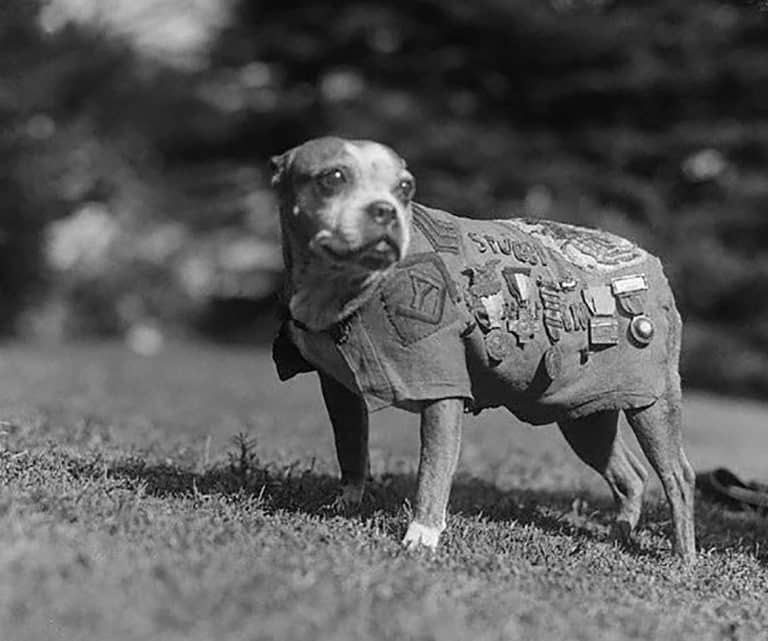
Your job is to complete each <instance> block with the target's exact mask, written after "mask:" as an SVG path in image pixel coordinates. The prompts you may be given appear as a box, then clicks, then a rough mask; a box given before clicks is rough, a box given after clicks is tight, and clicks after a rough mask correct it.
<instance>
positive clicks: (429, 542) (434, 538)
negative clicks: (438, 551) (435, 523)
mask: <svg viewBox="0 0 768 641" xmlns="http://www.w3.org/2000/svg"><path fill="white" fill-rule="evenodd" d="M442 531H443V528H436V527H430V526H428V525H422V524H421V523H417V522H416V521H411V523H410V525H408V531H407V532H406V533H405V536H404V537H403V547H405V548H407V549H409V550H414V549H416V548H419V547H425V548H429V549H430V550H434V549H435V548H436V547H437V542H438V539H439V538H440V533H441V532H442Z"/></svg>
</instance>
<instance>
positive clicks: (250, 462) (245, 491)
mask: <svg viewBox="0 0 768 641" xmlns="http://www.w3.org/2000/svg"><path fill="white" fill-rule="evenodd" d="M249 457H250V458H249ZM249 457H243V456H241V457H239V458H232V459H231V460H230V462H229V464H224V465H218V466H215V467H212V468H210V469H207V470H205V471H202V472H196V471H193V470H190V469H187V468H184V467H181V466H178V465H174V464H170V463H160V464H154V463H148V462H147V461H145V460H143V459H141V458H138V457H131V458H126V459H120V460H117V461H113V462H111V463H109V464H107V465H106V467H105V465H104V463H103V462H102V463H101V464H99V465H94V464H90V463H86V462H83V461H71V462H70V467H69V470H70V473H72V474H73V475H74V476H88V477H92V478H96V477H102V478H103V477H104V475H105V474H106V475H107V476H108V477H111V478H112V479H114V480H122V481H125V482H127V483H128V484H129V485H130V486H131V487H134V488H138V487H142V488H143V491H144V492H146V493H147V494H149V495H152V496H156V497H161V498H166V497H179V498H181V497H191V496H196V495H211V494H215V495H224V496H229V497H232V498H234V499H237V498H238V497H240V498H243V499H244V500H245V499H247V500H250V501H252V500H253V499H254V498H255V499H257V500H258V502H259V507H260V508H261V509H264V510H266V511H268V512H289V513H302V514H309V515H314V516H317V517H320V518H330V517H333V516H337V513H336V512H335V511H333V510H332V509H331V508H330V503H331V501H332V500H333V498H334V497H335V495H336V493H337V492H338V489H339V483H338V480H337V478H335V477H332V476H330V475H328V474H323V473H319V472H317V471H315V470H314V466H313V465H307V464H305V463H299V462H296V463H294V464H291V465H284V464H273V463H264V462H261V461H259V460H258V459H257V458H256V457H255V456H250V455H249ZM414 489H415V478H414V475H413V474H403V473H394V474H384V475H382V476H380V477H377V478H375V479H372V480H371V481H370V482H369V484H368V486H367V489H366V498H365V500H364V502H363V504H362V506H361V510H360V513H359V516H360V517H362V518H366V517H369V516H371V515H373V514H374V513H382V512H383V513H384V514H386V515H390V516H392V517H396V516H399V515H400V516H403V518H402V519H400V520H402V522H403V523H402V525H403V526H404V524H405V516H406V515H407V511H408V507H407V506H408V505H409V499H410V497H411V496H412V495H413V492H414ZM697 498H698V502H697V519H696V521H697V522H696V525H697V540H698V547H699V549H701V550H704V551H716V552H726V551H730V552H744V553H746V554H748V555H750V556H754V557H756V558H758V559H759V560H760V561H761V562H763V563H766V564H768V519H767V518H766V517H765V516H763V515H760V514H758V513H756V512H735V511H730V510H727V509H723V508H722V507H721V506H718V505H716V504H713V503H711V502H709V501H706V500H703V499H702V498H701V497H700V496H699V497H697ZM450 510H451V513H452V514H462V515H464V516H466V517H470V518H471V517H477V516H481V517H482V518H483V519H486V520H488V521H492V522H509V523H510V524H513V523H514V524H518V525H533V526H535V527H537V528H540V529H541V530H543V531H545V532H548V533H550V534H562V535H568V536H577V537H581V538H586V539H590V540H595V541H606V540H608V530H609V526H610V523H611V521H612V518H613V506H612V504H611V502H610V501H609V500H608V499H606V498H605V497H601V496H596V495H593V494H591V493H590V492H586V491H579V492H574V491H570V490H566V489H564V490H560V491H543V490H529V489H512V490H508V491H503V490H501V489H499V488H498V487H497V486H495V485H494V484H493V483H490V482H488V481H485V480H482V479H478V478H475V477H471V476H466V475H459V476H458V477H457V478H456V479H455V480H454V483H453V487H452V492H451V502H450ZM350 518H357V516H354V517H353V516H350ZM640 528H641V529H642V530H650V531H652V532H653V533H654V534H663V535H665V536H666V537H667V538H670V537H671V535H672V532H671V529H672V528H671V523H670V516H669V511H668V509H667V506H666V504H665V503H663V502H661V501H656V502H651V501H646V505H645V507H644V515H643V518H642V519H641V523H640ZM662 531H663V532H662ZM631 552H632V553H633V554H635V555H637V556H646V557H652V558H657V557H659V558H660V557H663V556H666V555H667V554H668V551H667V550H661V549H648V548H645V547H644V546H643V547H641V546H637V545H632V546H631Z"/></svg>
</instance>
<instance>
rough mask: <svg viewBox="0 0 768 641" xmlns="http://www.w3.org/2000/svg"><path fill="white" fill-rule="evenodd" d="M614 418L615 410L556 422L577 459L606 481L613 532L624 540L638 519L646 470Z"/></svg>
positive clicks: (630, 533) (646, 476) (625, 540)
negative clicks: (612, 511) (610, 495)
mask: <svg viewBox="0 0 768 641" xmlns="http://www.w3.org/2000/svg"><path fill="white" fill-rule="evenodd" d="M618 419H619V413H618V412H617V411H604V412H597V413H595V414H591V415H589V416H585V417H584V418H580V419H575V420H571V421H561V422H560V423H558V425H559V427H560V431H561V432H562V433H563V436H565V439H566V440H567V441H568V444H569V445H570V446H571V447H572V448H573V450H574V452H576V454H578V455H579V458H580V459H581V460H582V461H584V462H585V463H586V464H587V465H589V466H590V467H592V468H593V469H594V470H595V471H597V472H598V473H600V474H601V475H602V476H603V478H605V480H606V481H607V482H608V486H609V487H610V488H611V492H612V493H613V498H614V500H615V502H616V508H617V514H616V520H615V522H614V534H615V536H617V537H618V538H620V539H621V540H622V541H624V542H628V541H630V540H631V537H632V531H633V530H634V529H635V526H636V525H637V521H638V519H639V518H640V510H641V509H642V506H643V490H644V489H645V481H646V479H647V478H648V473H647V472H646V471H645V468H643V466H642V464H641V463H640V461H638V460H637V457H636V456H635V455H634V454H633V453H632V452H631V450H629V448H628V447H627V445H626V443H625V442H624V440H623V439H622V437H621V433H620V432H619V430H618Z"/></svg>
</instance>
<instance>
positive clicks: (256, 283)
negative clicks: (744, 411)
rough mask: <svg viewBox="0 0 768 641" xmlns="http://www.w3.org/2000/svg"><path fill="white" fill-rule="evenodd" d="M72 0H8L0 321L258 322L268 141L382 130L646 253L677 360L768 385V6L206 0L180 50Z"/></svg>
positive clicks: (265, 290)
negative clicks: (656, 264) (670, 297)
mask: <svg viewBox="0 0 768 641" xmlns="http://www.w3.org/2000/svg"><path fill="white" fill-rule="evenodd" d="M88 4H89V3H88V2H87V1H86V0H58V2H53V3H49V4H46V5H44V6H38V5H36V4H35V3H34V2H30V1H28V0H5V2H4V3H3V7H2V8H0V122H1V123H2V129H1V131H2V133H1V134H0V163H1V164H2V168H3V171H2V174H1V176H2V177H1V178H0V185H1V187H0V188H1V189H2V195H3V200H2V203H3V206H2V209H1V210H0V243H2V249H3V251H2V252H0V303H2V305H3V308H4V310H5V312H6V313H5V314H4V315H3V320H2V323H0V324H1V325H2V327H3V329H5V331H14V330H17V331H22V332H26V333H31V334H33V335H41V334H43V335H54V336H69V335H93V334H94V333H97V334H114V333H128V334H131V333H132V332H133V333H136V332H139V334H140V335H141V332H142V331H144V332H145V333H146V331H149V330H153V331H159V329H162V330H163V331H167V330H169V329H175V330H176V331H179V330H180V329H184V328H186V329H187V330H189V329H203V330H205V331H208V332H211V333H214V334H216V335H218V336H220V337H227V338H229V337H233V336H239V335H241V334H242V333H243V330H245V329H248V330H250V329H251V328H253V327H254V326H259V327H263V326H264V324H265V321H264V318H265V315H264V314H263V310H264V308H265V307H268V301H269V300H270V296H271V294H272V292H273V290H274V288H275V286H276V283H277V282H278V279H279V271H280V261H279V253H278V252H277V251H276V240H277V236H276V233H277V232H276V228H275V220H274V203H273V200H272V196H271V194H270V192H269V189H268V176H267V175H266V172H265V165H266V159H267V158H268V156H269V155H271V154H273V153H277V152H280V151H283V150H284V149H286V148H288V147H290V146H292V145H295V144H297V143H299V142H301V141H303V140H304V139H306V138H309V137H311V136H315V135H319V134H325V133H328V132H335V133H339V134H343V135H347V136H357V137H366V138H374V139H377V140H381V141H383V142H386V143H388V144H390V145H392V146H394V147H395V148H397V149H398V150H399V151H400V152H401V153H402V154H403V155H404V156H405V157H406V158H408V161H409V164H410V166H411V168H412V169H413V170H414V173H415V174H416V176H417V178H418V182H419V198H420V200H422V201H423V202H426V203H428V204H431V205H435V206H439V207H444V208H446V209H450V210H452V211H455V212H459V213H463V214H466V215H471V216H480V217H484V216H491V215H493V216H507V215H515V214H526V215H535V216H545V217H549V218H556V219H560V220H565V221H570V222H576V223H585V224H590V225H597V226H601V227H605V228H608V229H611V230H612V231H616V232H618V233H621V234H624V235H627V236H629V237H631V238H633V239H635V240H637V241H638V242H640V243H642V244H644V245H645V246H647V247H648V248H649V249H651V250H653V251H655V252H658V253H659V254H660V255H661V256H662V257H663V258H664V261H665V263H666V265H667V268H668V271H669V275H670V278H671V280H672V282H673V286H674V287H675V289H676V291H677V294H678V298H679V303H680V307H681V310H682V312H683V314H684V317H685V319H686V321H687V325H686V327H687V330H686V336H685V349H684V376H685V379H686V381H687V382H688V384H690V385H698V386H706V387H711V388H716V389H719V390H721V391H728V392H739V393H750V394H762V393H765V392H766V391H768V350H766V345H768V313H767V312H768V295H767V294H768V291H766V290H767V289H768V252H766V249H767V248H768V217H767V216H766V213H765V210H766V206H767V205H768V178H766V176H765V171H764V168H765V166H766V161H768V116H767V115H766V112H765V107H764V106H765V104H766V102H767V101H768V21H767V19H766V16H765V13H764V12H763V11H762V10H761V7H760V5H758V4H756V3H750V2H741V3H739V2H720V1H715V0H702V1H697V2H693V0H678V1H675V2H672V1H671V0H668V1H662V0H651V1H648V2H633V1H629V0H622V1H611V0H552V1H551V2H549V3H547V2H535V1H534V0H478V1H477V2H474V3H465V2H460V1H459V0H447V1H441V2H437V1H432V0H412V1H410V2H405V1H395V2H383V1H377V0H370V1H367V2H349V1H342V2H336V3H314V2H308V1H307V2H301V1H298V2H294V3H289V4H286V3H276V2H275V3H272V2H246V1H245V0H242V1H241V2H235V1H234V0H233V1H232V2H224V1H223V0H222V2H218V3H215V2H213V3H211V2H209V3H208V5H210V6H209V7H208V9H207V11H209V13H208V14H206V13H205V12H203V14H202V15H203V16H204V17H205V20H203V21H202V22H201V24H203V23H204V24H209V25H213V26H212V27H211V28H210V30H209V32H206V34H207V35H206V37H205V38H201V37H198V38H197V40H195V43H196V46H197V48H196V49H195V51H194V55H190V56H188V57H186V58H185V57H183V56H181V57H180V56H174V55H171V54H170V53H169V52H168V51H167V50H165V49H162V48H161V49H157V47H155V48H154V49H153V48H152V47H150V46H148V45H147V42H146V38H144V40H142V39H137V38H136V37H135V34H134V35H132V34H131V31H130V29H128V28H127V27H126V26H125V25H126V21H125V20H122V22H121V25H122V26H121V28H120V29H116V28H114V25H110V23H109V21H108V20H106V19H105V18H104V17H103V16H101V17H98V16H97V17H94V15H95V14H88V13H87V12H84V10H83V7H85V6H87V5H88ZM91 4H93V3H91ZM96 4H98V3H96ZM159 4H162V5H163V7H164V11H165V14H168V12H169V9H168V7H169V6H170V5H173V3H172V2H163V3H160V0H154V1H151V0H145V2H142V3H137V5H146V12H149V13H145V14H144V15H145V16H146V15H158V14H157V13H153V12H156V11H157V7H156V6H155V5H159ZM180 4H184V6H186V4H185V3H180ZM197 4H198V5H199V4H200V3H199V2H198V3H197ZM214 5H215V6H218V11H219V14H217V15H219V18H218V19H216V20H214V19H212V18H211V17H210V15H211V14H210V11H212V9H211V7H213V6H214ZM94 6H95V5H94ZM196 6H197V5H196ZM201 6H202V5H201ZM57 7H58V8H57ZM62 7H64V9H63V8H62ZM66 7H69V13H67V11H65V9H66ZM72 7H77V8H78V11H80V13H79V14H77V12H75V11H73V10H72ZM183 10H184V7H179V8H178V15H182V14H183V13H184V12H183ZM94 11H95V10H94ZM57 12H58V13H57ZM165 14H164V15H165ZM171 15H173V13H172V12H171ZM185 15H186V14H185ZM72 16H75V17H72ZM78 16H79V17H78ZM140 18H141V13H140V12H137V13H136V15H134V16H133V18H132V19H135V20H137V21H139V20H140ZM137 24H139V23H138V22H137ZM184 25H186V27H185V26H184ZM198 26H199V25H198ZM169 28H170V29H171V30H170V31H169V32H168V33H176V34H178V33H190V28H189V24H188V23H183V24H181V25H180V24H176V27H175V30H174V28H173V24H171V27H169ZM184 29H186V31H184ZM136 32H137V33H142V34H146V29H144V28H138V27H137V29H136ZM192 32H194V30H192ZM194 33H197V35H198V36H199V35H200V33H199V30H198V32H194ZM159 40H160V41H161V42H172V40H168V39H167V38H164V36H163V34H162V32H160V33H159ZM201 42H202V45H201ZM201 47H202V48H201ZM267 324H268V323H267ZM248 333H249V334H252V333H253V332H251V331H248ZM257 333H258V332H257Z"/></svg>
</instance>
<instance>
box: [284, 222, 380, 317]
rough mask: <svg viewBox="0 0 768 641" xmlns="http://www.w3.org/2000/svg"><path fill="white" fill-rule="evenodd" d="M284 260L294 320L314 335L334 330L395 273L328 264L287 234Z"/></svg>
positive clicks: (287, 298) (290, 309)
mask: <svg viewBox="0 0 768 641" xmlns="http://www.w3.org/2000/svg"><path fill="white" fill-rule="evenodd" d="M283 256H284V260H285V267H286V282H285V290H284V293H283V295H284V300H285V302H286V303H287V305H288V310H289V312H290V315H291V318H292V319H293V320H294V321H296V322H297V323H299V324H300V325H301V326H303V327H305V328H307V329H309V330H312V331H324V330H328V329H331V328H333V327H334V326H335V325H337V324H338V323H340V322H341V321H343V320H345V319H347V318H349V317H350V316H351V315H352V314H354V313H355V312H356V311H357V310H359V309H360V308H361V307H362V306H363V305H365V303H367V302H368V301H369V300H370V298H371V296H373V294H374V293H375V291H376V289H377V287H378V286H379V284H380V283H381V281H382V280H383V279H384V278H386V276H387V275H388V274H389V273H390V271H391V268H389V269H386V270H378V271H368V272H362V271H358V272H350V271H349V270H348V269H345V268H343V267H342V266H336V265H332V264H330V263H327V262H326V261H324V260H323V259H321V258H320V257H318V256H316V255H315V254H314V253H312V251H311V250H309V249H308V248H307V246H306V244H305V243H302V242H301V241H300V240H296V239H294V238H293V237H292V236H291V235H290V234H283Z"/></svg>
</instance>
